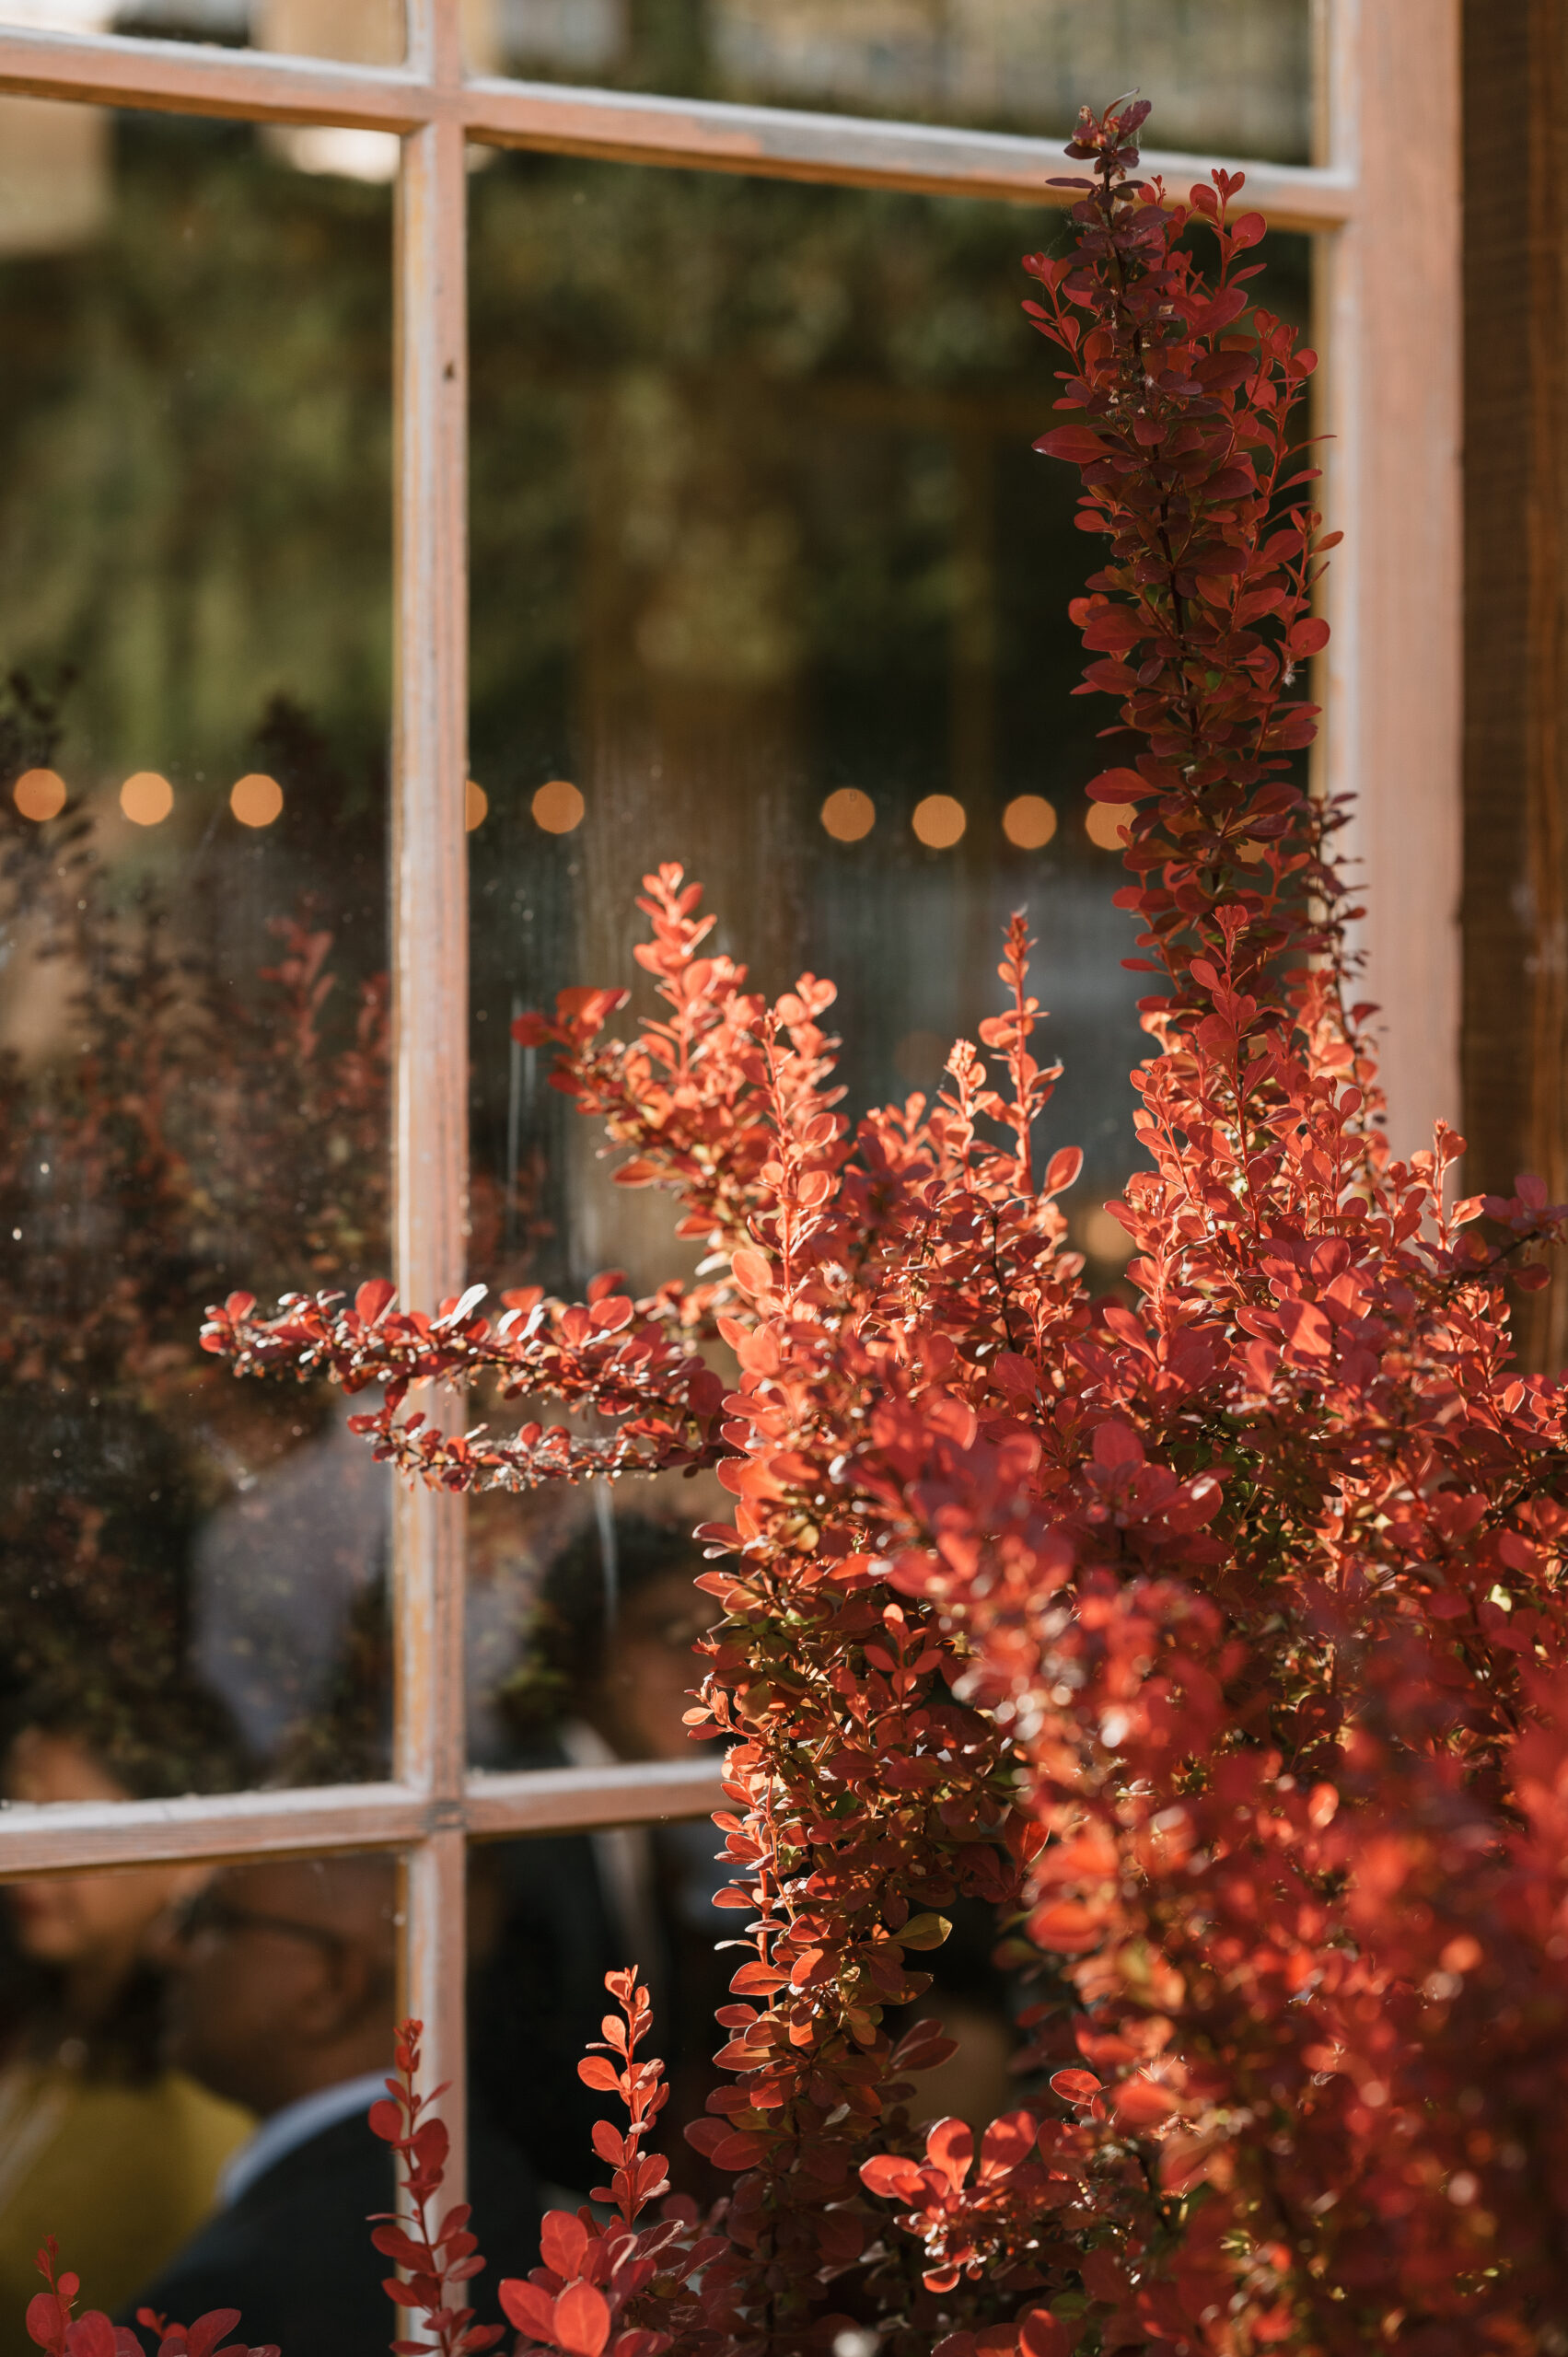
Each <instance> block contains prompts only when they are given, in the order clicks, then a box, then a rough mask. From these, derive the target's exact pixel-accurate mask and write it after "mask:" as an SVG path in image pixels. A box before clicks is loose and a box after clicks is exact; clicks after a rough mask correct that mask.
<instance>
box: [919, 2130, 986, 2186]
mask: <svg viewBox="0 0 1568 2357" xmlns="http://www.w3.org/2000/svg"><path fill="white" fill-rule="evenodd" d="M925 2150H926V2154H927V2157H928V2158H929V2159H930V2160H931V2161H933V2162H934V2163H935V2165H936V2167H937V2168H939V2169H940V2170H941V2171H942V2174H943V2176H944V2177H946V2178H947V2182H948V2184H949V2185H950V2186H951V2187H952V2189H953V2190H954V2192H955V2193H957V2191H958V2188H959V2187H960V2186H961V2185H962V2184H963V2181H964V2179H965V2177H968V2175H969V2172H970V2162H971V2161H972V2160H973V2159H974V2130H973V2129H972V2128H971V2127H970V2124H969V2122H968V2120H965V2119H939V2120H938V2121H937V2122H936V2125H935V2128H933V2129H932V2130H931V2131H930V2132H929V2134H928V2135H927V2137H926V2139H925Z"/></svg>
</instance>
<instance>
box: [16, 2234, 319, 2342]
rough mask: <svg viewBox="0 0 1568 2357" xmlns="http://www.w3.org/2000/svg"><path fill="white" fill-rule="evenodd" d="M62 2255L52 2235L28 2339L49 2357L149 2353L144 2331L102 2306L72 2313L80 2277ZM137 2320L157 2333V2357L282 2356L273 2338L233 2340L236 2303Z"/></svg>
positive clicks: (141, 2312)
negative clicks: (188, 2320)
mask: <svg viewBox="0 0 1568 2357" xmlns="http://www.w3.org/2000/svg"><path fill="white" fill-rule="evenodd" d="M59 2260H60V2252H59V2247H58V2246H57V2245H56V2243H55V2240H54V2237H53V2235H50V2237H49V2239H48V2241H47V2242H46V2243H45V2244H44V2246H43V2248H42V2249H41V2251H40V2252H39V2254H38V2271H39V2273H40V2274H41V2276H42V2278H43V2280H44V2282H46V2283H47V2284H48V2286H49V2289H48V2291H47V2292H35V2293H33V2295H32V2298H31V2299H30V2300H29V2302H28V2313H27V2327H28V2339H29V2340H31V2341H33V2342H34V2343H36V2345H37V2346H38V2347H39V2348H40V2349H41V2350H43V2351H45V2357H146V2350H145V2346H144V2344H143V2342H142V2340H141V2338H140V2336H139V2335H138V2334H136V2333H134V2332H133V2331H132V2330H131V2328H130V2327H129V2326H128V2325H123V2324H111V2323H110V2320H109V2318H108V2317H107V2316H105V2315H104V2313H103V2311H102V2309H101V2308H88V2309H87V2311H86V2313H85V2314H84V2315H82V2316H73V2315H72V2313H71V2312H72V2310H73V2309H74V2308H75V2305H76V2295H77V2293H79V2292H80V2290H81V2288H82V2287H81V2281H80V2278H79V2277H77V2276H75V2275H73V2274H72V2273H71V2272H70V2271H69V2270H67V2269H64V2268H61V2267H60V2264H59ZM136 2321H137V2323H138V2324H140V2325H145V2327H146V2328H147V2329H148V2330H149V2331H150V2332H152V2333H153V2334H154V2335H155V2336H156V2338H157V2357H278V2351H277V2350H276V2349H275V2348H274V2347H273V2344H272V2343H271V2342H267V2343H265V2344H264V2345H263V2346H262V2347H261V2348H258V2349H247V2347H246V2345H245V2343H244V2342H243V2341H242V2340H229V2337H228V2336H229V2334H230V2333H231V2332H232V2331H233V2330H234V2328H235V2326H236V2325H237V2324H238V2322H239V2310H238V2308H210V2309H209V2310H208V2311H207V2314H206V2315H205V2316H198V2317H197V2318H196V2321H195V2323H194V2324H190V2325H184V2324H176V2323H173V2322H172V2321H171V2320H170V2319H169V2318H168V2317H167V2316H157V2315H155V2313H154V2312H153V2310H152V2309H151V2308H138V2309H137V2311H136Z"/></svg>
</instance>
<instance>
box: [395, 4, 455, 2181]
mask: <svg viewBox="0 0 1568 2357" xmlns="http://www.w3.org/2000/svg"><path fill="white" fill-rule="evenodd" d="M409 61H410V64H412V66H413V68H414V70H415V71H416V72H421V73H423V74H424V75H427V76H429V78H430V79H431V80H432V81H433V82H434V83H435V84H436V87H456V85H457V84H458V83H459V81H460V78H461V71H462V67H461V58H460V54H459V6H458V0H410V4H409ZM466 177H467V175H466V168H465V156H464V142H463V134H462V129H461V126H460V124H459V123H458V122H443V121H440V120H437V121H436V122H430V123H427V124H425V125H424V127H423V128H422V129H420V130H418V131H415V132H413V133H411V134H409V135H408V136H407V137H406V138H405V139H404V142H403V159H402V170H401V178H400V180H399V186H398V207H397V257H396V269H397V354H396V380H397V435H396V440H397V458H396V465H397V482H398V492H397V523H396V534H397V563H396V576H397V579H396V600H395V610H396V630H397V648H396V688H395V702H396V715H395V738H394V759H393V788H392V790H393V828H392V931H393V975H394V999H395V1016H396V1039H397V1051H396V1052H397V1074H396V1099H395V1113H394V1125H395V1135H394V1142H393V1155H394V1182H395V1190H396V1201H397V1214H396V1218H397V1264H398V1265H397V1274H398V1284H399V1287H400V1290H401V1295H402V1298H403V1300H404V1302H405V1303H406V1304H407V1305H408V1306H410V1307H418V1308H428V1309H430V1310H435V1309H436V1306H438V1304H439V1303H440V1302H441V1301H442V1300H443V1299H444V1298H446V1297H447V1296H449V1295H452V1294H454V1293H456V1292H457V1291H459V1288H460V1286H461V1284H462V1282H463V1261H464V1250H463V1231H464V1225H465V1204H466V1192H467V1132H468V853H467V844H466V839H465V834H464V824H463V821H464V809H463V799H464V796H463V789H464V784H465V778H466V769H467V753H466V748H467V740H468V711H467V703H468V684H467V649H466V639H467V625H468V613H467V529H466V526H467V516H466V507H467V462H466V432H467V415H466V404H467V352H466V345H467V321H466V305H465V299H464V296H465V287H464V270H465V256H464V206H465V203H466ZM428 1412H429V1413H430V1414H431V1415H432V1416H433V1417H434V1418H435V1419H436V1420H437V1421H439V1422H447V1423H451V1422H458V1421H459V1420H460V1417H461V1412H462V1407H461V1401H460V1399H457V1398H455V1397H453V1396H451V1395H447V1397H444V1398H443V1397H441V1396H440V1395H437V1396H436V1397H435V1398H433V1399H432V1400H431V1401H430V1404H429V1411H428ZM393 1586H394V1609H395V1614H396V1636H395V1643H396V1656H397V1705H396V1708H397V1760H398V1772H399V1775H400V1777H401V1779H402V1780H403V1781H404V1782H408V1783H412V1784H413V1785H415V1786H416V1787H418V1788H419V1789H420V1790H421V1791H422V1792H423V1793H424V1795H425V1796H426V1799H427V1801H428V1804H429V1808H430V1820H429V1822H430V1831H429V1832H428V1834H427V1835H426V1837H425V1838H424V1840H423V1841H421V1842H420V1843H418V1844H416V1845H415V1847H414V1849H413V1850H412V1852H411V1853H410V1855H409V1857H408V1859H407V1861H406V1864H405V1872H404V1878H403V1879H404V1909H403V1913H404V1931H403V1942H402V1995H401V2002H402V2004H403V2007H404V2009H405V2010H406V2011H407V2012H408V2013H411V2014H415V2015H417V2016H418V2017H419V2018H420V2019H421V2020H422V2021H423V2022H424V2026H425V2040H424V2049H425V2076H426V2079H427V2081H428V2082H429V2083H430V2084H435V2083H436V2082H437V2081H439V2080H447V2081H448V2082H449V2083H450V2084H449V2092H448V2094H447V2096H446V2097H445V2099H444V2103H443V2113H444V2116H445V2118H446V2119H447V2125H448V2127H449V2128H450V2130H451V2131H452V2143H453V2165H452V2168H451V2170H450V2172H449V2177H448V2187H447V2191H448V2197H449V2199H450V2200H462V2199H463V2167H464V2134H463V2131H464V2124H465V2123H464V2084H465V2058H464V2050H463V1981H464V1943H463V1930H464V1907H463V1886H464V1848H463V1835H462V1819H461V1805H462V1782H463V1769H464V1715H463V1712H464V1696H463V1521H462V1507H461V1501H460V1500H459V1499H457V1498H455V1497H448V1496H446V1495H444V1494H438V1493H433V1492H429V1491H425V1490H413V1489H411V1488H409V1487H408V1486H407V1485H406V1484H403V1483H400V1484H399V1486H398V1496H397V1507H396V1520H395V1525H394V1582H393Z"/></svg>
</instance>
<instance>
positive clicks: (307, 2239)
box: [121, 1854, 539, 2357]
mask: <svg viewBox="0 0 1568 2357" xmlns="http://www.w3.org/2000/svg"><path fill="white" fill-rule="evenodd" d="M398 1921H399V1917H398V1888H397V1867H396V1863H395V1861H394V1860H393V1859H391V1858H389V1857H387V1856H384V1855H380V1854H365V1855H356V1856H350V1857H342V1858H331V1859H296V1860H279V1861H275V1862H274V1861H268V1862H267V1863H265V1864H255V1865H246V1866H234V1867H230V1868H228V1869H227V1870H226V1872H224V1873H222V1874H220V1875H216V1876H215V1877H214V1879H213V1880H212V1881H211V1882H209V1883H208V1884H207V1885H206V1887H205V1888H204V1889H203V1891H201V1893H200V1894H199V1895H198V1896H197V1897H196V1898H195V1899H194V1900H193V1901H192V1904H191V1906H190V1907H189V1909H188V1910H187V1913H186V1917H185V1922H184V1924H183V1927H182V1930H181V1933H180V1938H179V1941H178V1944H177V1945H176V1947H175V1949H174V1952H173V1958H172V1969H171V1974H170V1981H169V2000H168V2054H169V2057H170V2059H171V2061H174V2062H175V2063H177V2064H178V2065H179V2067H180V2068H181V2069H183V2070H185V2071H187V2072H189V2073H191V2075H192V2077H193V2078H194V2079H197V2080H199V2081H200V2082H201V2084H203V2086H206V2087H208V2088H210V2089H211V2090H212V2091H213V2093H214V2094H215V2095H216V2096H223V2097H224V2098H226V2100H227V2101H228V2102H230V2103H237V2104H243V2105H245V2106H246V2107H248V2108H249V2109H250V2111H252V2112H254V2113H256V2114H257V2115H259V2117H260V2121H261V2125H260V2126H259V2127H258V2128H257V2129H256V2131H255V2132H254V2134H253V2135H252V2136H251V2137H250V2141H249V2142H247V2143H245V2144H243V2145H241V2146H240V2148H239V2150H238V2152H237V2153H235V2154H233V2155H232V2156H231V2158H230V2159H229V2161H228V2164H227V2166H226V2170H225V2173H224V2177H223V2179H222V2182H221V2185H220V2188H219V2206H218V2208H217V2209H216V2210H215V2212H214V2213H213V2215H212V2216H211V2217H210V2218H209V2219H208V2221H207V2223H206V2224H205V2225H204V2226H203V2227H202V2228H201V2230H200V2231H199V2232H198V2233H197V2235H195V2237H194V2239H193V2240H192V2242H190V2243H189V2244H188V2245H187V2246H186V2247H185V2248H184V2249H183V2250H181V2251H180V2252H178V2253H177V2254H176V2255H175V2256H174V2258H171V2259H170V2260H169V2261H168V2264H167V2265H166V2266H164V2267H162V2268H160V2269H157V2270H149V2272H148V2275H147V2277H146V2278H145V2280H144V2282H143V2284H142V2288H141V2289H140V2291H139V2292H138V2293H136V2294H135V2295H134V2298H133V2299H131V2300H129V2301H127V2302H124V2303H123V2304H122V2312H121V2321H122V2322H124V2323H130V2322H132V2321H133V2320H134V2316H135V2315H136V2313H137V2311H138V2310H140V2309H142V2308H148V2309H151V2310H152V2311H154V2312H155V2313H156V2314H157V2315H158V2316H164V2317H171V2318H175V2319H178V2320H179V2321H180V2322H182V2323H189V2322H190V2321H191V2320H192V2317H194V2316H198V2315H202V2314H203V2313H204V2312H205V2311H207V2310H208V2309H211V2308H217V2307H224V2308H238V2310H239V2313H240V2316H241V2318H242V2320H243V2326H244V2334H245V2339H246V2340H247V2341H248V2342H249V2343H250V2345H251V2346H255V2345H257V2344H258V2343H265V2342H275V2343H276V2344H278V2345H279V2346H280V2347H282V2348H283V2349H285V2350H286V2351H287V2352H288V2357H359V2352H363V2357H380V2352H382V2351H385V2349H386V2347H387V2344H388V2342H389V2340H390V2339H391V2338H392V2337H393V2334H394V2333H395V2331H396V2330H397V2325H396V2321H395V2315H394V2311H393V2308H392V2305H391V2303H390V2301H389V2299H388V2297H387V2294H386V2293H385V2292H384V2291H383V2290H382V2288H381V2286H382V2283H383V2282H384V2281H385V2279H386V2277H387V2276H388V2275H389V2273H390V2272H391V2269H390V2265H389V2261H388V2260H387V2259H385V2258H383V2257H382V2256H381V2255H380V2253H379V2252H378V2251H377V2250H376V2249H375V2247H374V2246H373V2245H372V2243H371V2240H370V2227H369V2223H368V2221H369V2220H370V2219H371V2218H372V2217H373V2216H375V2215H377V2214H379V2213H382V2212H389V2211H391V2210H394V2209H395V2208H396V2207H397V2206H398V2205H397V2192H396V2187H395V2183H394V2168H393V2156H392V2154H391V2152H390V2149H389V2147H388V2146H387V2145H386V2144H384V2143H382V2142H380V2140H379V2139H378V2138H377V2137H376V2136H374V2135H373V2134H372V2133H371V2131H370V2128H369V2125H368V2123H367V2118H366V2115H367V2114H368V2112H369V2108H370V2106H371V2105H372V2104H373V2103H374V2102H376V2101H377V2100H378V2099H379V2098H380V2097H381V2096H384V2095H385V2093H386V2086H385V2081H386V2076H387V2073H388V2072H389V2069H390V2067H391V2055H392V2034H393V2026H394V2019H395V2011H394V2008H395V2002H396V1958H397V1924H398ZM469 2181H470V2200H471V2202H472V2205H473V2221H472V2227H473V2232H474V2233H475V2234H476V2235H478V2236H479V2247H480V2250H481V2251H482V2254H483V2256H484V2258H485V2260H486V2261H487V2267H486V2271H485V2273H484V2274H483V2275H482V2277H481V2278H479V2279H478V2280H477V2281H476V2282H473V2283H471V2284H470V2286H469V2287H468V2288H469V2292H470V2296H471V2297H472V2300H473V2304H474V2305H475V2307H476V2308H477V2309H478V2310H479V2312H480V2315H481V2316H482V2318H485V2319H486V2320H489V2321H494V2322H497V2323H499V2322H500V2320H501V2318H500V2312H499V2309H498V2307H497V2306H496V2303H495V2285H496V2284H497V2283H498V2282H500V2280H501V2278H502V2277H503V2276H505V2275H521V2274H526V2272H527V2270H528V2268H529V2267H531V2266H533V2265H535V2264H536V2263H537V2258H538V2248H539V2201H538V2196H537V2194H536V2191H535V2188H534V2182H533V2178H532V2176H531V2174H530V2172H529V2171H528V2167H527V2165H526V2164H525V2163H524V2161H523V2160H522V2158H521V2157H520V2155H519V2154H517V2152H516V2150H515V2149H514V2148H512V2147H511V2146H509V2145H508V2144H507V2143H506V2142H505V2140H504V2139H503V2138H501V2137H500V2136H499V2135H498V2134H496V2133H495V2131H494V2130H492V2129H490V2128H488V2127H487V2126H486V2125H485V2123H483V2122H479V2123H477V2124H476V2129H475V2132H474V2134H473V2136H472V2137H471V2139H470V2154H469Z"/></svg>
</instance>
